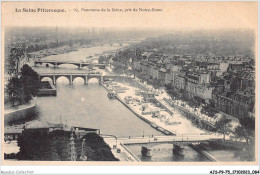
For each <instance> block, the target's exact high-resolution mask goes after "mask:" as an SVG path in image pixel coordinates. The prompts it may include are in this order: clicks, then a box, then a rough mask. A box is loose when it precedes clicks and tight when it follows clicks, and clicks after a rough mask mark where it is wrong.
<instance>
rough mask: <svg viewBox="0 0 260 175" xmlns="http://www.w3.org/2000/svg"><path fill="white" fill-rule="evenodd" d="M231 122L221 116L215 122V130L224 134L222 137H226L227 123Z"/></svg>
mask: <svg viewBox="0 0 260 175" xmlns="http://www.w3.org/2000/svg"><path fill="white" fill-rule="evenodd" d="M230 122H231V120H230V119H227V118H226V117H222V118H221V119H220V120H219V121H217V122H216V124H215V127H216V130H217V131H218V132H220V133H222V134H223V135H224V137H223V139H224V141H225V139H226V133H227V132H228V131H229V128H228V124H229V123H230Z"/></svg>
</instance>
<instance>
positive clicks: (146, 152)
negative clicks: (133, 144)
mask: <svg viewBox="0 0 260 175" xmlns="http://www.w3.org/2000/svg"><path fill="white" fill-rule="evenodd" d="M141 153H142V156H147V157H151V156H152V154H153V153H152V149H151V148H147V147H145V146H142V149H141Z"/></svg>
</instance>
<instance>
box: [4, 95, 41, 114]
mask: <svg viewBox="0 0 260 175" xmlns="http://www.w3.org/2000/svg"><path fill="white" fill-rule="evenodd" d="M36 104H37V98H34V99H33V100H31V101H30V102H29V103H27V104H23V105H18V106H12V107H7V108H5V109H4V115H8V114H13V113H18V112H21V111H23V110H27V109H30V108H33V107H35V106H36Z"/></svg>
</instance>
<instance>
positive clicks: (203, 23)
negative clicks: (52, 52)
mask: <svg viewBox="0 0 260 175" xmlns="http://www.w3.org/2000/svg"><path fill="white" fill-rule="evenodd" d="M24 8H26V9H25V11H28V10H29V9H36V10H37V8H45V9H64V10H65V11H66V12H63V13H55V12H52V13H51V12H44V13H43V12H25V11H23V9H24ZM102 8H103V9H107V8H109V9H110V10H111V11H110V12H108V11H105V12H102V11H100V12H86V11H84V10H83V9H100V10H101V9H102ZM112 8H114V9H116V8H117V9H122V10H123V11H122V12H118V11H114V12H112ZM134 8H135V9H137V11H133V9H134ZM139 8H143V9H152V8H154V9H161V10H162V11H154V12H142V11H139ZM75 9H77V10H78V11H79V12H76V11H75ZM125 9H131V10H132V11H131V12H129V11H128V12H125ZM19 10H21V11H22V12H17V11H19ZM257 10H258V8H257V2H242V1H240V2H213V1H212V2H209V1H208V2H205V1H204V2H194V1H193V2H176V1H175V2H174V1H173V2H164V1H163V2H155V1H154V2H136V1H132V2H93V1H92V2H91V1H90V2H2V26H27V27H30V26H64V27H66V26H70V27H74V26H75V27H78V26H82V27H105V28H111V27H113V28H117V27H118V28H151V29H153V28H154V29H159V28H163V29H176V30H200V29H206V30H213V29H230V28H231V29H234V28H235V29H253V30H256V29H257V24H258V14H257Z"/></svg>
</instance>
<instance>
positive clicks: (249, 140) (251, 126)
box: [235, 116, 255, 159]
mask: <svg viewBox="0 0 260 175" xmlns="http://www.w3.org/2000/svg"><path fill="white" fill-rule="evenodd" d="M239 123H240V125H238V126H237V127H236V128H235V136H236V137H237V138H243V139H245V140H246V150H247V159H252V158H254V157H255V155H254V138H255V119H254V118H251V117H248V116H247V117H244V118H241V119H239ZM250 147H251V148H250Z"/></svg>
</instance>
